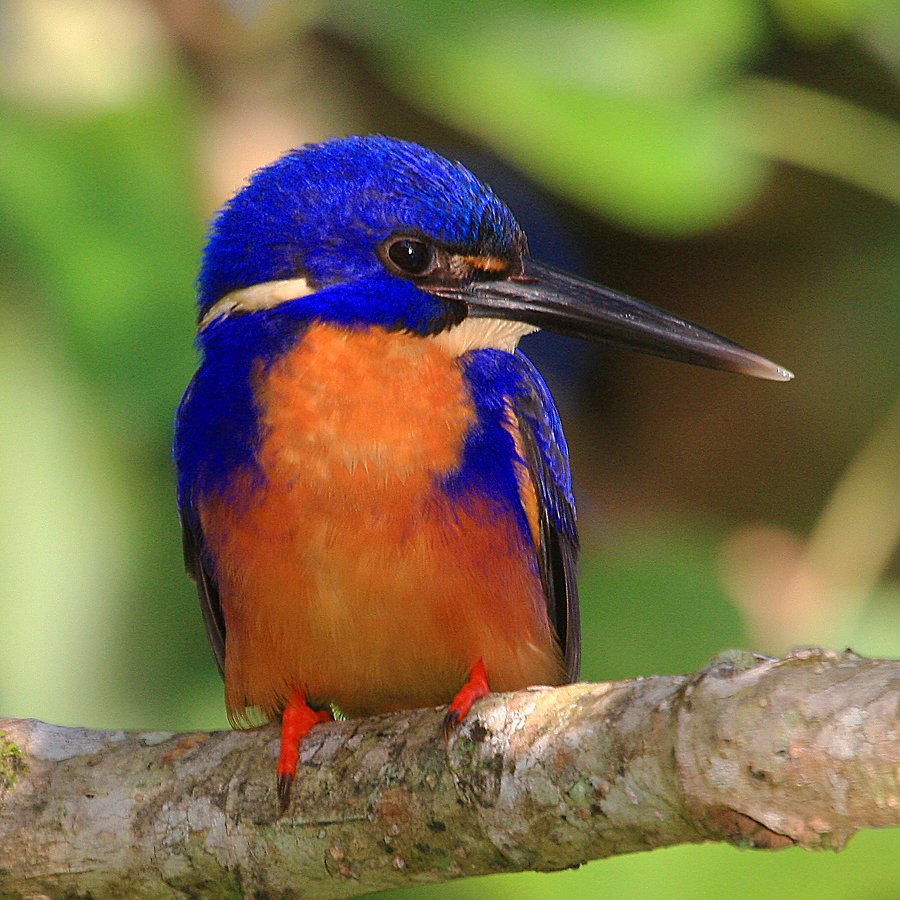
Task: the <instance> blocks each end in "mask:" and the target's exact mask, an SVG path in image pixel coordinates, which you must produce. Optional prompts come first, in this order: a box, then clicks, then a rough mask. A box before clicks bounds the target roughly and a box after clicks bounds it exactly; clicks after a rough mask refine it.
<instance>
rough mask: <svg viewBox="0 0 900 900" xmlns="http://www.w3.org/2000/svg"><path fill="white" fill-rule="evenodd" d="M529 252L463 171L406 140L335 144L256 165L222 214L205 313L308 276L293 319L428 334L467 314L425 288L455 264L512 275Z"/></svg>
mask: <svg viewBox="0 0 900 900" xmlns="http://www.w3.org/2000/svg"><path fill="white" fill-rule="evenodd" d="M524 251H525V237H524V234H523V233H522V230H521V229H520V228H519V226H518V224H517V223H516V221H515V219H514V218H513V216H512V214H511V213H510V212H509V210H508V209H507V207H506V206H505V205H504V204H503V203H502V202H501V201H500V200H499V199H498V198H497V197H496V196H495V195H494V194H493V193H492V192H491V190H490V189H489V188H487V187H485V186H484V185H483V184H481V183H480V182H479V181H478V180H477V179H476V178H475V177H474V176H473V175H471V174H470V173H469V172H468V171H467V170H466V169H465V168H463V167H462V166H461V165H459V164H455V163H451V162H449V161H448V160H446V159H444V158H442V157H440V156H438V155H437V154H435V153H432V152H431V151H429V150H426V149H425V148H423V147H420V146H418V145H416V144H411V143H408V142H406V141H398V140H393V139H390V138H385V137H380V136H373V137H351V138H346V139H344V140H331V141H327V142H325V143H323V144H316V145H308V146H305V147H302V148H300V149H298V150H295V151H292V152H290V153H288V154H287V155H285V156H283V157H282V158H281V159H279V160H278V161H277V162H275V163H273V164H272V165H270V166H268V167H266V168H264V169H261V170H260V171H258V172H257V173H256V174H255V175H254V176H253V177H252V178H251V180H250V182H249V183H248V184H247V185H246V186H245V187H244V188H243V189H242V190H241V191H240V192H239V193H238V194H237V195H236V196H235V197H234V198H233V199H232V200H231V201H230V202H229V203H228V204H227V205H226V206H225V208H224V209H223V210H222V211H221V212H220V213H219V215H218V217H217V218H216V220H215V222H214V224H213V227H212V230H211V233H210V238H209V243H208V245H207V248H206V252H205V254H204V257H203V264H202V267H201V271H200V277H199V279H198V285H199V300H198V306H199V314H200V318H201V320H202V319H203V317H204V316H206V315H207V314H209V313H210V310H212V309H213V308H214V306H215V304H216V303H218V302H219V301H221V300H222V298H223V297H226V296H229V295H232V294H233V293H234V292H235V291H239V290H241V289H243V288H247V287H250V286H252V285H259V284H265V283H270V282H273V281H281V280H286V279H298V278H302V279H305V281H306V282H307V284H308V286H309V288H310V289H311V290H313V292H312V293H310V294H308V295H307V299H306V300H305V301H304V302H303V303H302V304H301V307H302V309H299V308H298V309H297V310H296V312H297V313H298V314H301V315H302V314H303V313H306V314H307V315H309V316H310V317H317V318H324V319H328V320H337V321H339V322H341V323H342V324H353V323H359V324H372V325H383V326H386V327H398V328H406V329H409V330H411V331H417V332H421V333H432V332H434V331H438V330H441V329H442V328H443V327H444V326H445V325H447V324H451V323H453V324H455V323H456V322H458V321H459V320H460V319H461V318H462V317H464V316H465V308H464V306H463V305H461V304H460V303H459V302H458V301H453V300H451V299H448V298H441V297H438V296H436V295H435V294H433V293H430V292H429V291H428V290H427V289H428V287H430V286H433V285H435V284H437V283H439V282H440V281H442V280H446V279H447V278H448V277H451V276H450V273H449V270H450V269H451V268H452V270H453V273H454V274H453V276H452V277H454V278H456V277H459V276H461V277H463V278H466V279H467V278H471V277H477V276H479V274H480V272H483V271H484V267H485V266H489V267H490V269H491V274H498V273H509V272H512V271H517V270H518V269H520V268H521V259H522V256H523V254H524ZM479 266H480V267H481V269H479ZM350 284H353V285H354V290H352V291H348V290H347V289H346V286H349V285H350ZM340 285H343V286H345V287H344V289H343V290H341V291H339V292H334V291H330V290H327V289H328V288H330V287H335V286H340ZM273 305H274V303H273Z"/></svg>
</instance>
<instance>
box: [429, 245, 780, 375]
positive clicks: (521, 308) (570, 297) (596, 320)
mask: <svg viewBox="0 0 900 900" xmlns="http://www.w3.org/2000/svg"><path fill="white" fill-rule="evenodd" d="M433 292H434V293H435V294H439V295H441V296H445V297H448V298H449V297H452V298H453V299H455V300H462V301H463V302H465V303H466V304H467V306H468V308H469V315H470V316H477V317H484V318H494V319H512V320H514V321H517V322H524V323H526V324H528V325H534V326H535V327H536V328H543V329H546V330H547V331H553V332H556V333H557V334H565V335H569V336H570V337H577V338H584V339H587V340H593V341H606V342H609V343H614V344H622V345H624V346H626V347H632V348H634V349H635V350H642V351H644V352H645V353H652V354H654V355H656V356H665V357H668V358H669V359H676V360H679V361H681V362H687V363H694V364H695V365H699V366H707V367H709V368H712V369H725V370H727V371H731V372H740V373H742V374H744V375H753V376H755V377H756V378H768V379H770V380H772V381H790V379H791V378H793V377H794V376H793V374H792V373H791V372H789V371H788V370H787V369H783V368H782V367H781V366H777V365H775V363H772V362H769V360H767V359H765V358H763V357H762V356H759V355H757V354H756V353H752V352H751V351H750V350H745V349H744V348H743V347H741V346H739V345H738V344H735V343H732V342H731V341H729V340H726V339H725V338H723V337H719V335H717V334H713V332H711V331H707V330H706V329H705V328H700V326H698V325H693V324H691V323H690V322H687V321H685V320H684V319H679V318H678V317H677V316H673V315H671V314H669V313H667V312H664V311H663V310H661V309H657V308H656V307H655V306H650V304H648V303H642V302H641V301H640V300H634V299H632V298H631V297H627V296H626V295H625V294H618V293H616V292H615V291H611V290H609V288H605V287H602V286H600V285H597V284H592V283H591V282H589V281H585V280H583V279H581V278H576V277H575V276H573V275H567V274H565V273H564V272H557V271H555V270H554V269H551V268H550V267H548V266H544V265H542V264H540V263H537V262H534V261H533V260H531V259H526V260H525V261H524V270H523V272H522V274H521V275H514V276H512V277H510V278H506V279H503V280H496V281H478V282H473V283H470V284H468V285H466V286H465V287H460V288H455V287H452V288H451V287H444V286H441V287H440V288H437V289H436V290H435V289H433Z"/></svg>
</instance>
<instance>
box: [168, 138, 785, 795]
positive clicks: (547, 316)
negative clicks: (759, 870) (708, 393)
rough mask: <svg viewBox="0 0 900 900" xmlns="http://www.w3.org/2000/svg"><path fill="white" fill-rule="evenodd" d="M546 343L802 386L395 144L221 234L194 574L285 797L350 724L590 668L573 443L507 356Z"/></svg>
mask: <svg viewBox="0 0 900 900" xmlns="http://www.w3.org/2000/svg"><path fill="white" fill-rule="evenodd" d="M538 329H547V330H549V331H553V332H557V333H559V334H563V335H569V336H573V337H577V338H582V339H587V340H596V341H604V342H611V343H616V344H622V345H625V346H628V347H632V348H635V349H638V350H642V351H645V352H649V353H651V354H656V355H660V356H665V357H670V358H673V359H676V360H681V361H685V362H690V363H695V364H699V365H705V366H709V367H714V368H718V369H725V370H731V371H735V372H741V373H745V374H749V375H753V376H757V377H762V378H768V379H772V380H778V381H785V380H788V379H789V378H791V377H792V376H791V373H790V372H788V371H787V370H785V369H783V368H781V367H780V366H777V365H775V364H773V363H771V362H769V361H768V360H766V359H764V358H763V357H761V356H758V355H757V354H755V353H752V352H750V351H748V350H745V349H743V348H742V347H740V346H738V345H737V344H734V343H732V342H730V341H727V340H725V339H724V338H721V337H719V336H717V335H715V334H713V333H712V332H709V331H706V330H704V329H702V328H700V327H699V326H696V325H693V324H691V323H689V322H687V321H685V320H683V319H680V318H678V317H677V316H674V315H671V314H669V313H666V312H663V311H662V310H660V309H657V308H655V307H653V306H650V305H648V304H645V303H642V302H640V301H638V300H635V299H632V298H630V297H628V296H626V295H624V294H620V293H617V292H615V291H612V290H610V289H608V288H606V287H603V286H601V285H597V284H594V283H591V282H589V281H586V280H583V279H581V278H578V277H575V276H573V275H569V274H566V273H564V272H561V271H557V270H554V269H553V268H551V267H549V266H546V265H544V264H542V263H539V262H537V261H536V260H534V259H532V258H531V257H530V255H529V253H528V245H527V240H526V237H525V234H524V233H523V231H522V229H521V228H520V227H519V225H518V223H517V222H516V219H515V218H514V216H513V214H512V213H511V212H510V210H509V209H508V207H507V206H506V205H505V204H504V203H503V202H502V201H501V200H500V199H499V198H498V197H497V196H496V195H495V194H494V193H493V192H492V191H491V189H490V188H489V187H487V186H485V185H484V184H482V183H481V182H480V181H479V180H478V179H476V178H475V177H474V176H473V175H472V174H471V173H470V172H469V171H468V170H467V169H466V168H464V167H463V166H462V165H460V164H458V163H455V162H451V161H449V160H447V159H445V158H444V157H442V156H440V155H438V154H436V153H434V152H432V151H430V150H428V149H426V148H424V147H422V146H419V145H417V144H414V143H410V142H407V141H403V140H398V139H395V138H389V137H385V136H381V135H367V136H351V137H345V138H333V139H330V140H327V141H324V142H322V143H315V144H307V145H304V146H302V147H299V148H297V149H295V150H292V151H290V152H288V153H286V154H285V155H283V156H282V157H281V158H280V159H278V160H276V161H275V162H273V163H272V164H270V165H268V166H266V167H264V168H262V169H260V170H258V171H256V172H255V173H254V174H253V175H252V176H251V177H250V178H249V179H248V181H247V182H246V184H245V185H244V186H243V187H242V188H241V189H239V190H238V191H237V193H236V194H235V195H234V196H233V197H232V198H231V200H229V201H228V202H227V203H226V205H225V206H224V207H223V208H222V209H221V210H220V211H219V213H218V214H217V215H216V217H215V218H214V220H213V222H212V224H211V227H210V231H209V235H208V240H207V243H206V246H205V249H204V251H203V255H202V260H201V264H200V271H199V276H198V279H197V345H198V348H199V354H200V363H199V366H198V369H197V371H196V374H195V375H194V377H193V379H192V380H191V382H190V384H189V386H188V388H187V390H186V392H185V394H184V397H183V399H182V401H181V403H180V405H179V408H178V412H177V417H176V425H175V442H174V458H175V463H176V470H177V482H178V484H177V494H178V508H179V514H180V520H181V526H182V535H183V546H184V559H185V566H186V569H187V572H188V573H189V575H190V576H191V577H192V578H193V579H194V581H195V582H196V585H197V591H198V595H199V599H200V605H201V608H202V612H203V618H204V622H205V625H206V631H207V634H208V637H209V641H210V644H211V646H212V650H213V652H214V655H215V659H216V662H217V664H218V667H219V670H220V672H221V674H222V675H223V677H224V682H225V701H226V708H227V713H228V717H229V720H230V722H231V724H232V725H233V726H235V727H247V726H248V725H250V724H251V723H253V722H258V721H277V720H278V719H279V718H280V719H281V749H280V756H279V759H278V763H277V766H276V790H277V795H278V799H279V802H280V806H281V810H282V812H283V811H284V810H285V809H286V808H287V806H288V804H289V799H290V791H291V784H292V782H293V780H294V778H295V775H296V768H297V764H298V759H299V748H300V745H301V742H302V740H303V738H304V737H305V736H306V734H307V733H308V732H309V731H310V729H311V728H312V727H314V726H315V725H316V724H317V723H319V722H324V721H327V720H329V719H330V718H331V715H332V710H334V709H337V710H339V711H340V712H341V713H342V714H344V715H346V716H367V715H373V714H378V713H387V712H393V711H397V710H403V709H413V708H421V707H430V706H441V705H446V704H449V708H448V711H447V713H446V716H445V718H444V728H445V732H446V733H447V734H448V735H450V734H451V733H452V731H453V729H454V728H455V727H456V726H457V724H458V723H459V722H460V721H461V720H462V719H463V718H465V716H466V715H467V714H468V713H469V711H470V709H471V707H472V705H473V703H474V702H475V701H476V700H477V699H479V698H480V697H483V696H485V695H486V694H488V693H490V692H493V691H499V692H502V691H514V690H518V689H521V688H524V687H526V686H529V685H537V684H543V685H560V684H565V683H569V682H573V681H576V680H577V679H578V677H579V668H580V658H581V635H580V624H579V605H578V589H577V582H576V577H577V560H578V532H577V527H576V513H575V503H574V500H573V494H572V482H571V475H570V468H569V461H568V452H567V449H566V441H565V436H564V434H563V430H562V426H561V424H560V419H559V416H558V413H557V411H556V408H555V406H554V403H553V400H552V398H551V396H550V393H549V391H548V389H547V387H546V386H545V384H544V381H543V380H542V378H541V376H540V374H539V373H538V371H537V370H536V369H535V367H534V366H533V365H532V364H531V363H530V361H529V360H528V359H527V357H526V356H524V355H523V354H522V352H521V351H520V350H518V349H517V344H518V342H519V340H520V338H522V337H523V336H525V335H526V334H529V333H531V332H533V331H536V330H538Z"/></svg>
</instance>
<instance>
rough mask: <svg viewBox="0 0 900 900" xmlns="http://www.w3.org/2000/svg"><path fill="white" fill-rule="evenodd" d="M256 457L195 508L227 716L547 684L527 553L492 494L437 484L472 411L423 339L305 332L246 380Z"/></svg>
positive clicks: (553, 662) (396, 702)
mask: <svg viewBox="0 0 900 900" xmlns="http://www.w3.org/2000/svg"><path fill="white" fill-rule="evenodd" d="M258 397H259V401H260V406H261V417H262V423H263V439H262V444H261V447H260V452H259V460H258V461H259V464H260V466H261V468H262V471H263V472H264V474H265V481H264V482H263V483H260V479H259V478H258V476H255V475H251V474H250V473H246V474H244V475H242V476H241V477H239V478H238V479H237V480H236V482H235V485H234V487H233V489H232V490H231V491H230V492H229V493H228V495H220V496H214V497H208V498H206V501H205V502H204V503H202V504H201V505H200V512H201V521H202V525H203V529H204V533H205V535H206V539H207V542H208V544H209V547H210V550H211V552H212V555H213V559H214V560H215V561H216V573H217V577H218V579H219V589H220V596H221V600H222V608H223V613H224V616H225V622H226V628H227V641H226V663H225V682H226V701H227V706H228V711H229V715H230V716H231V717H232V718H233V719H235V720H236V721H242V720H244V719H245V717H246V714H247V708H248V707H256V708H257V709H258V710H259V711H260V712H261V713H262V714H263V715H264V716H266V717H273V716H275V715H277V714H278V713H279V712H280V710H281V709H282V707H283V706H284V703H285V700H286V698H287V697H288V696H289V695H290V693H291V691H292V689H294V688H295V687H301V688H303V689H305V691H306V692H307V695H308V697H309V698H310V701H311V702H313V703H317V704H324V703H326V702H329V701H332V702H335V703H337V704H338V705H339V706H340V707H341V708H342V709H344V710H345V711H347V712H348V713H352V714H367V713H372V712H379V711H389V710H394V709H402V708H410V707H416V706H427V705H437V704H440V703H445V702H449V700H451V699H452V698H453V696H454V694H455V693H456V691H458V690H459V688H460V686H461V685H462V683H463V681H464V680H465V677H466V675H467V673H468V671H469V669H470V668H471V667H472V666H473V665H474V664H475V662H476V661H477V660H478V659H479V658H483V659H484V662H485V666H486V668H487V671H488V676H489V679H490V681H491V687H492V688H493V689H494V690H513V689H516V688H519V687H524V686H525V685H528V684H537V683H544V684H546V683H560V682H561V681H563V669H562V665H561V663H560V659H559V652H558V649H557V647H556V643H555V639H554V636H553V634H552V631H551V628H550V626H549V624H548V621H547V616H546V612H545V606H544V599H543V593H542V588H541V584H540V579H539V577H538V575H537V574H536V565H535V562H534V550H533V548H531V546H530V545H529V544H527V543H526V542H525V541H524V540H523V538H522V536H521V535H520V534H519V532H518V530H517V528H516V526H515V524H514V523H513V522H511V521H508V520H507V518H506V517H505V516H503V515H501V514H500V512H499V510H498V507H496V506H495V505H494V504H493V503H492V502H491V499H490V498H488V497H484V496H480V495H477V494H469V495H468V496H463V497H458V498H453V499H451V498H450V497H448V496H447V495H446V494H445V493H444V491H443V490H442V489H441V488H440V486H439V478H440V476H441V475H442V474H443V473H446V472H450V471H452V470H454V469H455V468H456V467H457V465H458V463H459V459H460V454H461V452H462V448H463V444H464V441H465V437H466V434H467V432H468V430H469V429H470V428H471V427H472V426H473V424H474V423H475V414H474V411H473V408H472V404H471V401H470V399H469V397H468V394H467V391H466V387H465V383H464V380H463V376H462V371H461V368H460V366H459V363H458V361H457V360H455V359H453V358H451V357H450V356H449V355H448V354H447V352H446V351H445V350H444V349H442V348H441V347H439V346H438V345H437V344H436V343H435V342H434V341H431V340H429V339H423V338H419V337H414V336H409V335H403V334H397V333H390V334H388V333H386V332H384V331H383V330H381V329H377V328H371V329H364V330H346V329H340V328H336V327H332V326H328V325H321V324H320V325H316V326H314V327H312V328H311V329H310V330H309V331H308V332H307V334H306V335H305V337H304V338H303V339H302V341H301V342H300V343H299V344H298V345H297V346H296V347H295V348H294V349H293V350H292V351H291V352H290V353H289V354H287V355H286V356H285V357H283V358H282V359H280V360H278V361H277V362H276V363H274V364H273V365H272V366H271V367H270V369H269V370H268V371H267V372H266V373H265V375H264V376H261V378H260V384H259V386H258Z"/></svg>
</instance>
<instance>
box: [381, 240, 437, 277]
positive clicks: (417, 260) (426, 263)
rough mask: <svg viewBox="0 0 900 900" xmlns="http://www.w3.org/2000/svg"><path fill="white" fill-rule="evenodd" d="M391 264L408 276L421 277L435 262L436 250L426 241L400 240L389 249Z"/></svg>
mask: <svg viewBox="0 0 900 900" xmlns="http://www.w3.org/2000/svg"><path fill="white" fill-rule="evenodd" d="M387 255H388V256H389V257H390V260H391V262H392V263H393V264H394V265H395V266H396V267H397V268H398V269H400V271H401V272H406V273H407V275H421V274H422V273H423V272H425V271H426V270H427V269H428V268H429V267H430V266H431V263H432V262H433V260H434V250H432V248H431V246H430V245H429V244H426V243H425V241H419V240H416V239H415V238H400V240H398V241H394V243H393V244H391V245H390V247H388V252H387Z"/></svg>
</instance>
